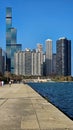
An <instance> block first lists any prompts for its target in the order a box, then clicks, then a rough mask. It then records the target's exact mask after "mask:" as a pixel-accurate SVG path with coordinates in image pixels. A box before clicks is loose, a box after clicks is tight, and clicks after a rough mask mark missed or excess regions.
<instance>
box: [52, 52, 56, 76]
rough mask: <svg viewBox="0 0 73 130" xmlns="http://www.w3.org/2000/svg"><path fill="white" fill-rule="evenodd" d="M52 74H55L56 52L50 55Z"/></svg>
mask: <svg viewBox="0 0 73 130" xmlns="http://www.w3.org/2000/svg"><path fill="white" fill-rule="evenodd" d="M52 74H53V75H56V54H55V53H54V54H53V56H52Z"/></svg>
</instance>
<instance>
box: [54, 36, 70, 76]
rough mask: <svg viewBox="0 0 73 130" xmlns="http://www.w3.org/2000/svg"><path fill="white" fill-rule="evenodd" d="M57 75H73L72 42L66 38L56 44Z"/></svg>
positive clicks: (60, 39)
mask: <svg viewBox="0 0 73 130" xmlns="http://www.w3.org/2000/svg"><path fill="white" fill-rule="evenodd" d="M56 52H57V54H56V73H57V75H60V76H70V75H71V40H68V39H67V38H65V37H62V38H59V40H57V42H56Z"/></svg>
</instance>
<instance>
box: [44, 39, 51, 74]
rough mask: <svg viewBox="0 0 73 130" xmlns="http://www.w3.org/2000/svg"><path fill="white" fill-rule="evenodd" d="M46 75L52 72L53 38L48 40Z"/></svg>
mask: <svg viewBox="0 0 73 130" xmlns="http://www.w3.org/2000/svg"><path fill="white" fill-rule="evenodd" d="M45 62H46V76H49V75H51V74H52V40H51V39H47V40H46V61H45Z"/></svg>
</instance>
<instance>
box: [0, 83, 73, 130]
mask: <svg viewBox="0 0 73 130" xmlns="http://www.w3.org/2000/svg"><path fill="white" fill-rule="evenodd" d="M0 130H73V121H72V120H70V119H69V118H68V117H66V116H65V115H64V114H63V113H62V112H60V111H59V110H58V109H57V108H55V107H54V106H53V105H52V104H50V103H49V102H47V101H46V100H45V99H44V98H43V97H41V96H40V95H39V94H38V93H36V92H35V91H34V90H33V89H32V88H31V87H29V86H28V85H27V84H25V85H24V84H12V85H11V87H9V85H5V86H3V87H0Z"/></svg>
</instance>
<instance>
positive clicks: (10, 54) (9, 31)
mask: <svg viewBox="0 0 73 130" xmlns="http://www.w3.org/2000/svg"><path fill="white" fill-rule="evenodd" d="M16 43H17V30H16V28H14V27H12V8H10V7H7V8H6V53H7V59H6V69H7V71H10V72H11V73H14V53H15V52H17V51H19V50H21V48H22V46H21V44H16Z"/></svg>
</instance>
